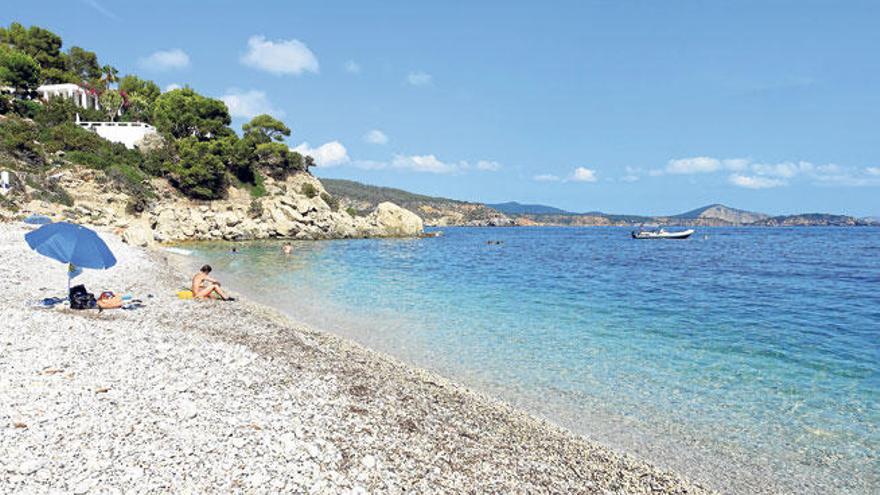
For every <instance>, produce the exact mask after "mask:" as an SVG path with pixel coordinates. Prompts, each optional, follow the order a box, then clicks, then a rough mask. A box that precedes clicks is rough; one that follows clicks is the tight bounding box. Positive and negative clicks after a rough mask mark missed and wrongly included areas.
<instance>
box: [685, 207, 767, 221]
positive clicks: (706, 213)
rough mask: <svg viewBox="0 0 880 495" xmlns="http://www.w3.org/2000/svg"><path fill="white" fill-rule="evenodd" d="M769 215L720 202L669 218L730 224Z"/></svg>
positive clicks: (759, 218)
mask: <svg viewBox="0 0 880 495" xmlns="http://www.w3.org/2000/svg"><path fill="white" fill-rule="evenodd" d="M769 217H770V215H766V214H764V213H755V212H751V211H746V210H738V209H736V208H730V207H729V206H724V205H721V204H714V205H708V206H704V207H702V208H697V209H696V210H691V211H688V212H685V213H681V214H678V215H674V216H672V217H670V218H673V219H680V220H691V221H692V222H689V223H700V222H699V221H700V220H718V221H721V222H726V223H730V224H748V223H755V222H758V221H760V220H764V219H766V218H769Z"/></svg>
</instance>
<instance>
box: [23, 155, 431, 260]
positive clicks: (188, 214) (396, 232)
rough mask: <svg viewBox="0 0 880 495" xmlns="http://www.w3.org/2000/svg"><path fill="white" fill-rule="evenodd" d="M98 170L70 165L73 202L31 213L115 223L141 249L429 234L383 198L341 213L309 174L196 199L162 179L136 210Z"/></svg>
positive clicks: (66, 179) (33, 208)
mask: <svg viewBox="0 0 880 495" xmlns="http://www.w3.org/2000/svg"><path fill="white" fill-rule="evenodd" d="M99 177H100V176H99V173H98V172H96V171H94V170H89V169H83V168H66V169H63V170H61V171H59V172H58V173H56V174H55V176H54V180H56V181H57V182H58V183H59V185H60V186H61V187H62V188H63V189H64V190H65V191H66V192H67V193H68V194H69V195H70V196H71V198H72V199H73V205H72V206H64V205H60V204H57V203H50V202H47V201H41V200H35V201H29V202H27V203H25V204H24V205H23V208H22V210H23V211H25V212H28V213H38V214H44V215H49V216H51V217H53V218H55V219H61V218H65V219H69V220H71V221H74V222H77V223H82V224H86V225H93V226H98V227H105V226H106V227H112V228H115V229H116V230H117V233H119V234H120V235H121V236H122V238H123V239H124V240H125V241H126V242H128V243H131V244H133V245H136V246H148V245H153V244H156V243H167V242H180V241H205V240H251V239H268V238H284V239H345V238H359V237H414V236H418V235H419V234H421V233H422V231H423V223H422V220H421V218H419V216H418V215H416V214H414V213H412V212H410V211H408V210H405V209H403V208H401V207H399V206H397V205H395V204H393V203H390V202H384V203H381V204H379V205H378V206H376V208H374V209H373V211H372V212H370V213H368V214H366V215H357V214H352V213H350V212H347V211H344V210H342V209H341V208H340V207H339V205H337V204H335V199H334V198H333V197H332V196H330V195H329V194H327V192H326V191H325V190H324V187H323V186H322V184H321V182H320V181H319V180H318V179H317V178H315V177H314V176H312V175H310V174H307V173H298V174H294V175H291V176H289V177H287V178H286V179H285V180H283V181H275V180H272V179H271V178H267V179H266V184H265V186H264V187H265V189H266V194H265V195H264V196H262V197H259V198H255V197H252V195H251V194H250V192H248V191H247V190H244V189H236V188H230V189H229V191H228V194H227V198H226V199H221V200H214V201H195V200H191V199H188V198H185V197H184V196H182V195H181V194H180V193H179V192H177V191H176V190H175V189H174V188H172V187H171V186H170V185H169V184H168V183H167V182H166V181H165V180H163V179H153V181H152V184H151V188H152V190H154V191H156V196H157V197H156V198H155V200H153V201H151V202H150V204H149V205H148V208H147V209H146V210H145V211H143V212H131V211H130V207H129V204H130V202H131V198H130V197H129V196H128V195H127V194H125V193H123V192H120V191H118V190H117V189H115V188H114V187H113V186H112V184H110V183H108V182H106V181H101V180H100V178H99Z"/></svg>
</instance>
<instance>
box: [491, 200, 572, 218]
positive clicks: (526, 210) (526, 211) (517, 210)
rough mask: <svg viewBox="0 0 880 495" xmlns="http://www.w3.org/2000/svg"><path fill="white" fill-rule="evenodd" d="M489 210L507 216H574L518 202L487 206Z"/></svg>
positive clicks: (545, 207)
mask: <svg viewBox="0 0 880 495" xmlns="http://www.w3.org/2000/svg"><path fill="white" fill-rule="evenodd" d="M486 206H488V207H489V208H492V209H495V210H498V211H500V212H502V213H505V214H507V215H574V213H571V212H569V211H565V210H561V209H559V208H554V207H552V206H546V205H524V204H522V203H517V202H516V201H509V202H507V203H497V204H487V205H486Z"/></svg>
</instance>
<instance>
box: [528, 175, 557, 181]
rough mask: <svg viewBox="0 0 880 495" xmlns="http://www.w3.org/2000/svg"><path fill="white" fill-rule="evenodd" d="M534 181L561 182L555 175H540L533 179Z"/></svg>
mask: <svg viewBox="0 0 880 495" xmlns="http://www.w3.org/2000/svg"><path fill="white" fill-rule="evenodd" d="M532 180H536V181H538V182H559V176H558V175H553V174H540V175H536V176H534V177H532Z"/></svg>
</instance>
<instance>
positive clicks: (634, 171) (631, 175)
mask: <svg viewBox="0 0 880 495" xmlns="http://www.w3.org/2000/svg"><path fill="white" fill-rule="evenodd" d="M641 173H642V170H641V169H638V168H635V167H626V175H624V176H623V177H621V178H620V180H622V181H623V182H636V181H637V180H639V179H640V178H641V177H640V174H641Z"/></svg>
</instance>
